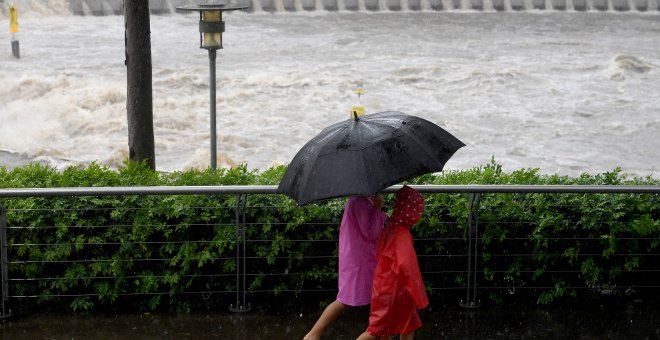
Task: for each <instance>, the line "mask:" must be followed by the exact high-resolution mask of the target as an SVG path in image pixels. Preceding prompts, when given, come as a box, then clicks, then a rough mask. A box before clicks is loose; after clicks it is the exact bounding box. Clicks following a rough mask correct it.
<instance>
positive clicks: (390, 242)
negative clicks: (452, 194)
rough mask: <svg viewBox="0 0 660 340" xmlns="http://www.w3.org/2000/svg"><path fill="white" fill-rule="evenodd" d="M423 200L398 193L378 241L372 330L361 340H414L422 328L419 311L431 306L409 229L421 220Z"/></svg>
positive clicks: (403, 191) (407, 192)
mask: <svg viewBox="0 0 660 340" xmlns="http://www.w3.org/2000/svg"><path fill="white" fill-rule="evenodd" d="M423 211H424V197H423V196H422V195H421V194H420V193H419V192H417V191H416V190H415V189H413V188H411V187H409V186H407V185H404V186H403V188H401V189H400V190H399V191H398V192H397V193H396V200H395V202H394V210H393V212H392V216H391V217H390V219H389V220H388V221H387V226H386V227H385V229H384V230H383V232H382V233H381V234H380V237H379V238H378V245H377V247H376V258H377V259H378V263H377V265H376V270H375V272H374V280H373V292H372V294H371V311H370V315H369V327H368V328H367V331H366V332H364V333H362V335H360V337H359V338H358V340H374V339H378V338H380V339H390V336H391V335H395V334H400V335H401V336H400V338H399V339H400V340H412V339H413V338H414V335H415V330H416V329H418V328H420V327H422V322H421V320H420V318H419V314H418V313H417V310H418V309H422V308H425V307H426V306H428V304H429V300H428V298H427V296H426V290H425V288H424V281H423V280H422V274H421V272H420V270H419V264H418V263H417V254H416V253H415V249H414V248H413V241H412V236H411V235H410V228H412V227H413V226H414V225H415V224H416V223H417V222H419V220H420V219H421V217H422V212H423Z"/></svg>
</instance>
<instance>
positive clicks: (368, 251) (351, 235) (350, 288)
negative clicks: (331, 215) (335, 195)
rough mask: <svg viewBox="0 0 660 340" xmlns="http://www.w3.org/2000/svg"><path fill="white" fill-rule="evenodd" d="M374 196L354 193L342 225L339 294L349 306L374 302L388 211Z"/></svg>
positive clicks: (342, 300) (348, 202)
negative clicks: (378, 243) (381, 237)
mask: <svg viewBox="0 0 660 340" xmlns="http://www.w3.org/2000/svg"><path fill="white" fill-rule="evenodd" d="M373 200H374V199H373V197H367V196H351V197H350V198H349V199H348V201H347V202H346V206H345V207H344V216H343V217H342V220H341V225H340V227H339V294H337V300H339V302H341V303H343V304H345V305H349V306H364V305H368V304H369V303H370V302H371V289H372V283H373V276H374V268H375V267H376V240H377V239H378V235H379V234H380V232H381V230H382V229H383V224H384V223H385V219H386V218H387V214H386V213H385V212H383V211H381V210H380V209H377V208H375V207H374V203H373V202H374V201H373Z"/></svg>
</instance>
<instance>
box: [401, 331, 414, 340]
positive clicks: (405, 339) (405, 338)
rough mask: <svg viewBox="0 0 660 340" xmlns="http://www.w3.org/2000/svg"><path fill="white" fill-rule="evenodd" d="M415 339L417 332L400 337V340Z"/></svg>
mask: <svg viewBox="0 0 660 340" xmlns="http://www.w3.org/2000/svg"><path fill="white" fill-rule="evenodd" d="M414 337H415V331H412V332H410V333H406V334H401V335H400V336H399V340H413V338H414Z"/></svg>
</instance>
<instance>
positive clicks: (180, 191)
mask: <svg viewBox="0 0 660 340" xmlns="http://www.w3.org/2000/svg"><path fill="white" fill-rule="evenodd" d="M401 187H402V185H393V186H391V187H389V188H386V189H384V190H383V191H382V192H385V193H393V192H396V191H397V190H399V189H401ZM410 187H412V188H414V189H415V190H417V191H419V192H422V193H584V194H605V193H631V194H642V193H651V194H657V193H660V186H657V185H656V186H654V185H410ZM276 191H277V186H275V185H217V186H150V187H149V186H144V187H67V188H9V189H0V197H53V196H126V195H227V194H277V192H276Z"/></svg>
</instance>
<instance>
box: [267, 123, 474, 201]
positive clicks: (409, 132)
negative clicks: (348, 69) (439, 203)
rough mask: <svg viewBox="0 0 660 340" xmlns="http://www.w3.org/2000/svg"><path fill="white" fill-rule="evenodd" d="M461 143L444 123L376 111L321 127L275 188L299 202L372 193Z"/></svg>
mask: <svg viewBox="0 0 660 340" xmlns="http://www.w3.org/2000/svg"><path fill="white" fill-rule="evenodd" d="M463 146H465V144H463V143H462V142H461V141H460V140H458V139H457V138H456V137H454V136H452V135H451V134H450V133H449V132H447V131H445V130H444V129H443V128H441V127H439V126H437V125H435V124H433V123H431V122H429V121H428V120H425V119H422V118H419V117H415V116H411V115H407V114H405V113H402V112H396V111H387V112H379V113H374V114H370V115H365V116H362V117H357V116H355V118H351V119H347V120H345V121H342V122H339V123H336V124H333V125H331V126H328V127H326V128H325V129H323V131H321V132H320V133H319V134H318V135H316V137H314V138H312V139H311V140H310V141H309V142H307V144H305V146H303V147H302V149H300V151H298V153H297V154H296V156H295V157H294V158H293V160H292V161H291V163H290V164H289V167H288V169H287V170H286V172H285V173H284V177H283V178H282V181H281V182H280V185H279V187H278V188H277V192H278V193H284V194H287V195H289V196H290V197H291V198H293V199H294V200H296V202H298V204H300V205H304V204H308V203H311V202H314V201H319V200H323V199H328V198H334V197H341V196H349V195H373V194H375V193H377V192H379V191H381V190H383V189H385V188H387V187H389V186H391V185H393V184H396V183H399V182H401V181H403V180H406V179H411V178H414V177H417V176H420V175H423V174H426V173H432V172H437V171H440V170H442V167H443V166H444V165H445V163H446V162H447V160H449V158H450V157H451V156H452V155H453V154H454V153H455V152H456V150H458V149H459V148H461V147H463Z"/></svg>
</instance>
